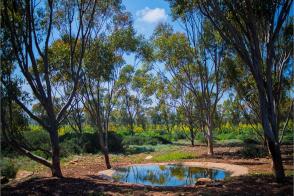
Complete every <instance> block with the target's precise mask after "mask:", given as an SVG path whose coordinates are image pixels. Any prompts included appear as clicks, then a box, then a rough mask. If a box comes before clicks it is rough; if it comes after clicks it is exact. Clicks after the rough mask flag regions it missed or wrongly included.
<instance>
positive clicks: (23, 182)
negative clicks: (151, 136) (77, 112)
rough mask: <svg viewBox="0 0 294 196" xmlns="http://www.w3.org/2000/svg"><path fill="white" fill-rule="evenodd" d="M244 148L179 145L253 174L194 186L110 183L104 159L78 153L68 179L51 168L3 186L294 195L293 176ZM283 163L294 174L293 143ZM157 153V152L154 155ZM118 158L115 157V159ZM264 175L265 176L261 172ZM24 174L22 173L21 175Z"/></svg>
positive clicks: (8, 190)
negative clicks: (279, 173) (279, 174)
mask: <svg viewBox="0 0 294 196" xmlns="http://www.w3.org/2000/svg"><path fill="white" fill-rule="evenodd" d="M239 148H240V147H224V146H216V147H215V155H214V156H213V157H209V156H207V155H206V148H205V146H196V147H191V146H186V145H183V146H181V147H179V149H180V150H181V151H185V152H188V151H191V152H194V153H195V154H196V155H197V158H196V159H189V160H184V161H187V162H190V161H209V162H218V163H231V164H236V165H241V166H245V167H248V169H249V175H248V176H240V177H234V178H230V179H229V180H226V181H222V182H220V183H218V185H217V186H214V184H206V185H197V186H194V187H169V188H168V187H167V188H162V187H161V188H160V187H151V186H143V185H127V184H123V183H120V182H109V181H106V180H103V179H99V178H98V177H97V173H98V172H99V171H101V170H105V169H106V168H105V166H104V162H103V158H102V157H101V156H97V155H91V156H90V155H87V156H77V157H75V158H74V159H73V160H72V161H69V162H67V163H65V164H64V165H63V174H64V176H65V177H64V178H62V179H58V178H52V177H50V172H49V171H47V170H44V171H42V172H41V173H37V174H34V175H32V176H30V177H27V178H23V179H17V180H15V181H12V182H11V183H9V184H8V185H6V186H4V187H2V190H1V194H2V195H250V196H251V195H293V178H292V177H287V178H286V180H285V182H283V183H281V184H278V183H276V182H275V181H274V179H273V177H272V176H271V175H268V174H269V173H270V172H271V162H270V159H269V157H266V158H258V159H245V158H242V157H241V156H240V154H238V153H237V151H238V149H239ZM282 151H283V162H284V167H285V170H286V172H287V173H289V172H292V173H293V169H294V168H293V146H292V145H287V146H283V148H282ZM152 155H153V156H156V153H154V154H152ZM146 156H147V154H145V153H141V154H137V155H130V156H117V157H115V156H113V158H112V165H113V166H122V165H128V164H132V163H138V162H139V163H149V162H152V159H151V160H144V157H146ZM114 157H115V158H114ZM256 173H259V174H264V175H257V174H256ZM19 175H21V174H19Z"/></svg>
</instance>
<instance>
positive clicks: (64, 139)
mask: <svg viewBox="0 0 294 196" xmlns="http://www.w3.org/2000/svg"><path fill="white" fill-rule="evenodd" d="M60 146H61V150H62V153H61V154H62V155H63V156H68V155H70V154H80V153H97V152H98V151H99V150H100V145H99V139H98V135H97V133H82V134H79V133H66V134H64V135H63V136H61V137H60ZM108 148H109V151H110V152H115V153H118V152H123V151H124V149H123V145H122V138H121V137H119V136H118V135H117V134H116V133H114V132H108Z"/></svg>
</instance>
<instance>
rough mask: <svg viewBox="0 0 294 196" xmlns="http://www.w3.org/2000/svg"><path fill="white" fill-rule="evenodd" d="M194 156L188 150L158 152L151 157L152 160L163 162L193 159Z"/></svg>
mask: <svg viewBox="0 0 294 196" xmlns="http://www.w3.org/2000/svg"><path fill="white" fill-rule="evenodd" d="M194 158H196V156H195V155H194V154H192V153H188V152H167V153H164V154H158V155H156V156H154V157H153V160H154V161H156V162H165V161H177V160H183V159H194Z"/></svg>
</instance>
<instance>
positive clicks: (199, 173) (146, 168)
mask: <svg viewBox="0 0 294 196" xmlns="http://www.w3.org/2000/svg"><path fill="white" fill-rule="evenodd" d="M229 176H230V174H229V173H228V172H226V171H224V170H218V169H206V168H199V167H193V166H184V165H179V164H168V165H133V166H129V167H120V168H117V169H116V172H115V173H114V174H113V176H112V177H113V178H114V179H115V180H117V181H120V182H128V183H135V184H144V185H152V186H185V185H194V184H195V182H196V181H197V179H198V178H211V179H214V180H223V179H224V178H226V177H229Z"/></svg>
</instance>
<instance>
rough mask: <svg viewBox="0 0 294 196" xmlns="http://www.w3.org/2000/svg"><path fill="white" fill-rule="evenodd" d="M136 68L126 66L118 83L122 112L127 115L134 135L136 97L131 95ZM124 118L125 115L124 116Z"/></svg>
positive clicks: (120, 74)
mask: <svg viewBox="0 0 294 196" xmlns="http://www.w3.org/2000/svg"><path fill="white" fill-rule="evenodd" d="M134 72H135V70H134V67H133V66H132V65H126V66H124V67H123V68H122V69H121V71H120V73H119V78H118V81H117V84H116V85H117V88H118V89H119V90H118V94H117V96H118V99H119V101H120V107H121V109H122V110H121V112H123V114H125V115H126V116H125V118H126V121H127V123H128V126H129V128H130V131H131V133H132V134H133V133H134V123H135V116H136V106H135V104H136V102H137V101H138V100H137V99H136V97H135V96H134V95H133V94H131V87H132V83H131V82H132V80H133V77H134ZM122 117H124V115H122Z"/></svg>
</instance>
